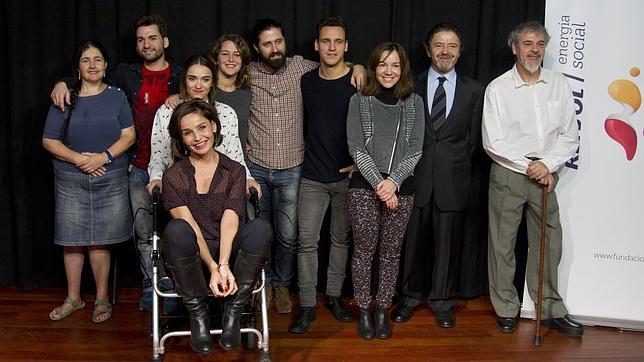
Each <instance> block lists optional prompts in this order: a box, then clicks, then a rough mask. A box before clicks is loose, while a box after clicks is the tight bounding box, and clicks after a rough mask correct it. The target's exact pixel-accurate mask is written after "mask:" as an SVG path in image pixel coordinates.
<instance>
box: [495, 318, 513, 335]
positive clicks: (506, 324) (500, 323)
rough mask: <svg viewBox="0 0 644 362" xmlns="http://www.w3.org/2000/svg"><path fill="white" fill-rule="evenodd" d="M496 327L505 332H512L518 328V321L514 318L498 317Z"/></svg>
mask: <svg viewBox="0 0 644 362" xmlns="http://www.w3.org/2000/svg"><path fill="white" fill-rule="evenodd" d="M496 329H498V330H499V332H503V333H512V332H514V331H516V329H517V321H516V319H514V318H508V317H496Z"/></svg>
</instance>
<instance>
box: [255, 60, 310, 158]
mask: <svg viewBox="0 0 644 362" xmlns="http://www.w3.org/2000/svg"><path fill="white" fill-rule="evenodd" d="M317 66H318V63H316V62H312V61H310V60H306V59H304V58H302V57H301V56H299V55H296V56H294V57H292V58H286V63H285V64H284V66H283V67H282V68H281V69H280V70H278V71H277V72H276V73H274V74H273V73H269V72H267V71H265V70H264V69H263V68H262V67H261V66H260V65H259V64H258V63H257V62H252V63H251V64H250V79H251V84H250V90H251V94H252V97H251V102H250V117H249V118H248V144H249V145H250V151H249V152H248V158H249V159H250V160H251V161H252V162H254V163H256V164H258V165H260V166H262V167H266V168H269V169H277V170H284V169H287V168H291V167H295V166H298V165H300V164H301V163H302V161H303V160H304V135H303V122H304V107H303V105H302V92H301V91H300V78H301V77H302V75H303V74H304V73H306V72H308V71H310V70H312V69H314V68H315V67H317Z"/></svg>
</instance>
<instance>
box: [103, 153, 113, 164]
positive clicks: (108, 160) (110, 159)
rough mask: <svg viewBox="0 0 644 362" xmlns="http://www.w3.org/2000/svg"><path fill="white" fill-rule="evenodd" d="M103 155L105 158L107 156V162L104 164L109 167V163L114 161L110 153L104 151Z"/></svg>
mask: <svg viewBox="0 0 644 362" xmlns="http://www.w3.org/2000/svg"><path fill="white" fill-rule="evenodd" d="M103 153H104V154H105V156H107V162H105V164H106V165H109V164H110V163H112V161H114V157H112V154H111V153H110V151H108V150H105V151H104V152H103Z"/></svg>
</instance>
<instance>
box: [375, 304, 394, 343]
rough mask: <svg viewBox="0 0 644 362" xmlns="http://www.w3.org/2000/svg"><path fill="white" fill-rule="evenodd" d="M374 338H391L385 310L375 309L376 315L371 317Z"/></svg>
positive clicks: (381, 308)
mask: <svg viewBox="0 0 644 362" xmlns="http://www.w3.org/2000/svg"><path fill="white" fill-rule="evenodd" d="M373 321H374V325H375V332H376V337H378V338H380V339H389V338H390V337H391V327H390V326H389V316H388V315H387V308H383V307H378V308H376V314H375V315H374V317H373Z"/></svg>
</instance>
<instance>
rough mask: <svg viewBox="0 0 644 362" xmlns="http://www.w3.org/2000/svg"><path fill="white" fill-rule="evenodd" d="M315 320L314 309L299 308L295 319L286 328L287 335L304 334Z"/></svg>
mask: <svg viewBox="0 0 644 362" xmlns="http://www.w3.org/2000/svg"><path fill="white" fill-rule="evenodd" d="M314 320H315V307H300V309H299V311H298V312H297V315H296V316H295V319H293V322H291V325H290V326H288V331H289V333H296V334H299V333H304V332H306V331H307V330H308V329H309V327H310V326H311V323H313V321H314Z"/></svg>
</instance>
